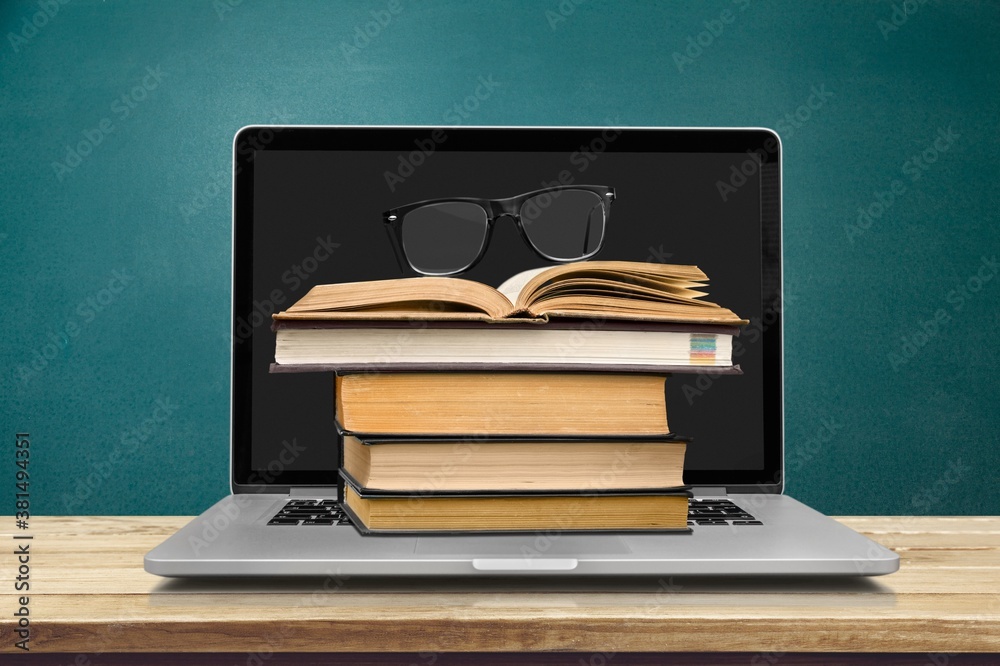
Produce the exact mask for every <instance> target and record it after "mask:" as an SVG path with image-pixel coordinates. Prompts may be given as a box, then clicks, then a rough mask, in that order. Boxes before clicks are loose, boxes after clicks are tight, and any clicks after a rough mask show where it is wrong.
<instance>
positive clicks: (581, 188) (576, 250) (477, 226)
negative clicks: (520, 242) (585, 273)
mask: <svg viewBox="0 0 1000 666" xmlns="http://www.w3.org/2000/svg"><path fill="white" fill-rule="evenodd" d="M614 200H615V189H614V188H613V187H605V186H602V185H565V186H560V187H549V188H546V189H542V190H535V191H533V192H526V193H524V194H521V195H518V196H516V197H511V198H509V199H470V198H452V199H429V200H427V201H418V202H417V203H412V204H408V205H406V206H401V207H399V208H393V209H392V210H388V211H386V212H384V213H383V214H382V218H383V222H385V224H386V225H387V226H386V232H387V233H388V234H389V238H390V240H391V241H392V244H393V248H394V249H395V251H396V260H397V261H399V265H400V268H401V269H402V268H403V262H404V260H405V261H406V263H407V264H409V266H410V268H412V269H413V270H415V271H416V272H418V273H422V274H424V275H454V274H455V273H461V272H462V271H467V270H469V269H470V268H472V267H473V266H475V265H476V264H477V263H479V260H480V259H482V258H483V255H485V254H486V248H487V247H488V246H489V242H490V236H491V235H492V233H493V225H494V223H495V222H496V221H497V220H498V219H500V218H501V217H505V216H506V217H510V218H512V219H513V220H514V223H515V224H516V225H517V229H518V231H519V232H520V234H521V238H523V239H524V241H525V243H527V244H528V246H529V247H530V248H531V249H532V250H534V251H535V253H536V254H537V255H538V256H540V257H541V258H543V259H546V260H548V261H557V262H567V261H579V260H581V259H588V258H590V257H592V256H594V255H595V254H597V253H598V252H600V250H601V247H602V246H603V244H604V227H605V225H606V224H607V221H608V217H609V216H610V214H611V203H612V202H613V201H614Z"/></svg>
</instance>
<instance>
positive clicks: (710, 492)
mask: <svg viewBox="0 0 1000 666" xmlns="http://www.w3.org/2000/svg"><path fill="white" fill-rule="evenodd" d="M691 494H692V495H694V496H695V497H720V496H724V495H727V494H728V493H727V492H726V489H725V488H724V487H722V486H692V487H691Z"/></svg>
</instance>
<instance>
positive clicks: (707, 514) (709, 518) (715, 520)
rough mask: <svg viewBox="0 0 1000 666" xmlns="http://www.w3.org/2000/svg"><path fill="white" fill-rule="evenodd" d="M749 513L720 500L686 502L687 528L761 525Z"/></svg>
mask: <svg viewBox="0 0 1000 666" xmlns="http://www.w3.org/2000/svg"><path fill="white" fill-rule="evenodd" d="M763 524H764V523H762V522H761V521H759V520H757V519H756V518H754V517H753V516H751V515H750V514H749V513H747V512H746V511H744V510H743V509H741V508H740V507H738V506H736V505H735V504H733V503H732V502H731V501H730V500H727V499H722V498H708V499H693V498H692V499H690V500H688V526H689V527H691V526H694V525H763Z"/></svg>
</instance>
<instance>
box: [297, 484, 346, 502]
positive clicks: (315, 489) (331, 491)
mask: <svg viewBox="0 0 1000 666" xmlns="http://www.w3.org/2000/svg"><path fill="white" fill-rule="evenodd" d="M288 496H289V497H323V498H326V499H337V497H338V495H337V486H308V487H306V488H289V489H288Z"/></svg>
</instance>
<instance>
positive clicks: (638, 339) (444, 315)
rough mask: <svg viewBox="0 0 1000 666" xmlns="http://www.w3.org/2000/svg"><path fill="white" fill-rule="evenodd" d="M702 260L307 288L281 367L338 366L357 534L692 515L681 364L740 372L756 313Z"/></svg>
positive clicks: (287, 319)
mask: <svg viewBox="0 0 1000 666" xmlns="http://www.w3.org/2000/svg"><path fill="white" fill-rule="evenodd" d="M706 280H707V278H706V277H705V275H704V274H703V273H702V272H701V271H700V270H698V269H697V268H695V267H693V266H672V265H664V264H646V263H632V262H585V263H577V264H567V265H563V266H557V267H554V268H548V269H540V270H535V271H528V272H526V273H522V274H519V275H516V276H514V277H513V278H511V279H510V280H508V281H507V282H506V283H504V284H503V285H501V286H500V288H499V289H493V288H492V287H488V286H486V285H482V284H479V283H476V282H471V281H468V280H462V279H457V278H433V277H424V278H407V279H400V280H383V281H377V282H358V283H346V284H335V285H321V286H317V287H314V288H313V289H312V290H311V291H310V292H309V293H308V294H306V295H305V296H304V297H303V298H302V299H301V300H300V301H299V302H297V303H296V304H295V305H293V306H292V307H290V308H289V309H288V310H286V311H284V312H282V313H279V314H277V315H275V316H274V319H275V322H274V328H275V330H276V351H275V363H274V364H273V365H272V366H271V371H272V372H317V371H319V372H329V371H333V372H334V373H335V375H336V378H335V382H336V386H335V396H336V398H335V403H336V404H335V414H336V421H337V424H338V428H339V429H340V431H341V434H342V435H343V447H342V450H341V461H342V462H341V468H340V475H341V477H342V478H343V481H344V484H343V503H342V504H343V506H344V508H345V510H346V511H348V513H350V514H351V517H352V519H353V522H354V523H355V525H356V526H357V527H358V529H359V530H361V531H362V532H363V533H375V532H378V533H381V532H415V533H428V532H465V531H472V532H512V531H590V530H614V531H623V530H643V531H647V530H686V529H687V493H686V492H685V489H684V481H683V467H684V454H685V451H686V447H687V444H688V442H689V440H688V439H686V438H683V437H678V436H676V435H674V434H672V433H671V431H670V428H669V426H668V424H667V408H666V400H665V395H664V385H665V381H666V379H667V377H668V376H669V375H670V374H671V373H674V372H692V371H697V370H698V369H701V368H705V367H712V368H713V372H714V373H720V372H721V373H733V374H738V373H739V367H738V366H736V365H734V364H733V362H732V338H733V336H734V335H736V334H737V333H738V331H739V326H740V325H742V324H745V323H746V322H745V321H744V320H742V319H740V318H739V317H737V316H736V315H735V314H734V313H732V312H731V311H729V310H727V309H725V308H722V307H720V306H718V305H716V304H714V303H710V302H708V301H705V300H702V297H703V296H704V295H705V293H704V291H701V289H702V288H703V286H704V283H705V281H706Z"/></svg>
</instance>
